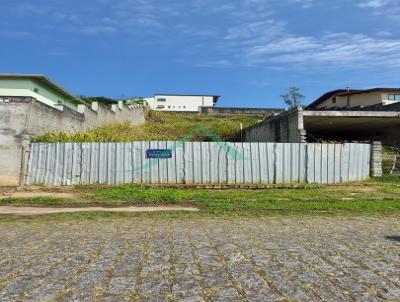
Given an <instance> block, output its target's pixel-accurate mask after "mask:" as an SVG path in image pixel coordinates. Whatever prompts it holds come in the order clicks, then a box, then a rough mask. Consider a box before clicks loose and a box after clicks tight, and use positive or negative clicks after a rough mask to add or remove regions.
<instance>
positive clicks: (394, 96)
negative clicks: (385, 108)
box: [388, 94, 400, 101]
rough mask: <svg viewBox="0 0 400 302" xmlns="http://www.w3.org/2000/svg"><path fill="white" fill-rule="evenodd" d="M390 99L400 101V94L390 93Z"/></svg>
mask: <svg viewBox="0 0 400 302" xmlns="http://www.w3.org/2000/svg"><path fill="white" fill-rule="evenodd" d="M388 100H389V101H400V94H388Z"/></svg>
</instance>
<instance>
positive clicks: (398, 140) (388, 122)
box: [298, 110, 400, 145]
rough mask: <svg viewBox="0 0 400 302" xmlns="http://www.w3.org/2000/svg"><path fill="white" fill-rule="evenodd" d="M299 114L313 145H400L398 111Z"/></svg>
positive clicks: (319, 111)
mask: <svg viewBox="0 0 400 302" xmlns="http://www.w3.org/2000/svg"><path fill="white" fill-rule="evenodd" d="M298 113H299V114H300V115H301V116H302V120H303V130H304V131H303V133H304V134H305V135H306V140H307V141H309V142H313V141H321V140H322V141H326V140H332V141H373V140H379V141H382V143H383V144H385V145H400V112H398V111H321V110H304V111H302V110H299V112H298ZM299 126H300V127H301V124H300V125H299Z"/></svg>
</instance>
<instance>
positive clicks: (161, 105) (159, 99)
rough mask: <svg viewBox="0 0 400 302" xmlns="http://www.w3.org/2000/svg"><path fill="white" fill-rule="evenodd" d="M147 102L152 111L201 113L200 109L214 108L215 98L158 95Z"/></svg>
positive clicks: (147, 99)
mask: <svg viewBox="0 0 400 302" xmlns="http://www.w3.org/2000/svg"><path fill="white" fill-rule="evenodd" d="M145 100H146V101H147V103H148V105H149V107H150V109H153V110H158V111H183V112H199V111H200V107H213V106H214V96H200V95H163V94H157V95H155V96H154V97H153V98H146V99H145Z"/></svg>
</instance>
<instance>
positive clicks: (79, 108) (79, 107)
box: [78, 105, 86, 113]
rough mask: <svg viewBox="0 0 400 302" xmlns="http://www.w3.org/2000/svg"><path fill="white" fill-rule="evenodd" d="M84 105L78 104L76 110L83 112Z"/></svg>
mask: <svg viewBox="0 0 400 302" xmlns="http://www.w3.org/2000/svg"><path fill="white" fill-rule="evenodd" d="M85 109H86V106H85V105H78V112H79V113H85Z"/></svg>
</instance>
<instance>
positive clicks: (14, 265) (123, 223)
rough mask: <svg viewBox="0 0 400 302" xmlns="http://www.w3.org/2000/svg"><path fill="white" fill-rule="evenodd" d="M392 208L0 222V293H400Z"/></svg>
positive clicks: (192, 297) (255, 296)
mask: <svg viewBox="0 0 400 302" xmlns="http://www.w3.org/2000/svg"><path fill="white" fill-rule="evenodd" d="M399 236H400V220H399V218H398V217H393V216H392V217H357V218H349V217H347V218H345V217H341V218H337V217H328V218H327V217H319V218H318V217H313V218H310V217H308V218H301V217H297V218H296V217H289V218H288V217H281V218H276V217H275V218H274V217H266V218H256V219H251V218H237V219H192V220H190V219H150V218H118V219H117V218H115V219H96V220H77V221H59V222H56V221H48V222H46V221H41V222H40V221H39V220H37V221H35V220H33V221H17V222H0V301H321V300H322V301H400V237H399Z"/></svg>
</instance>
